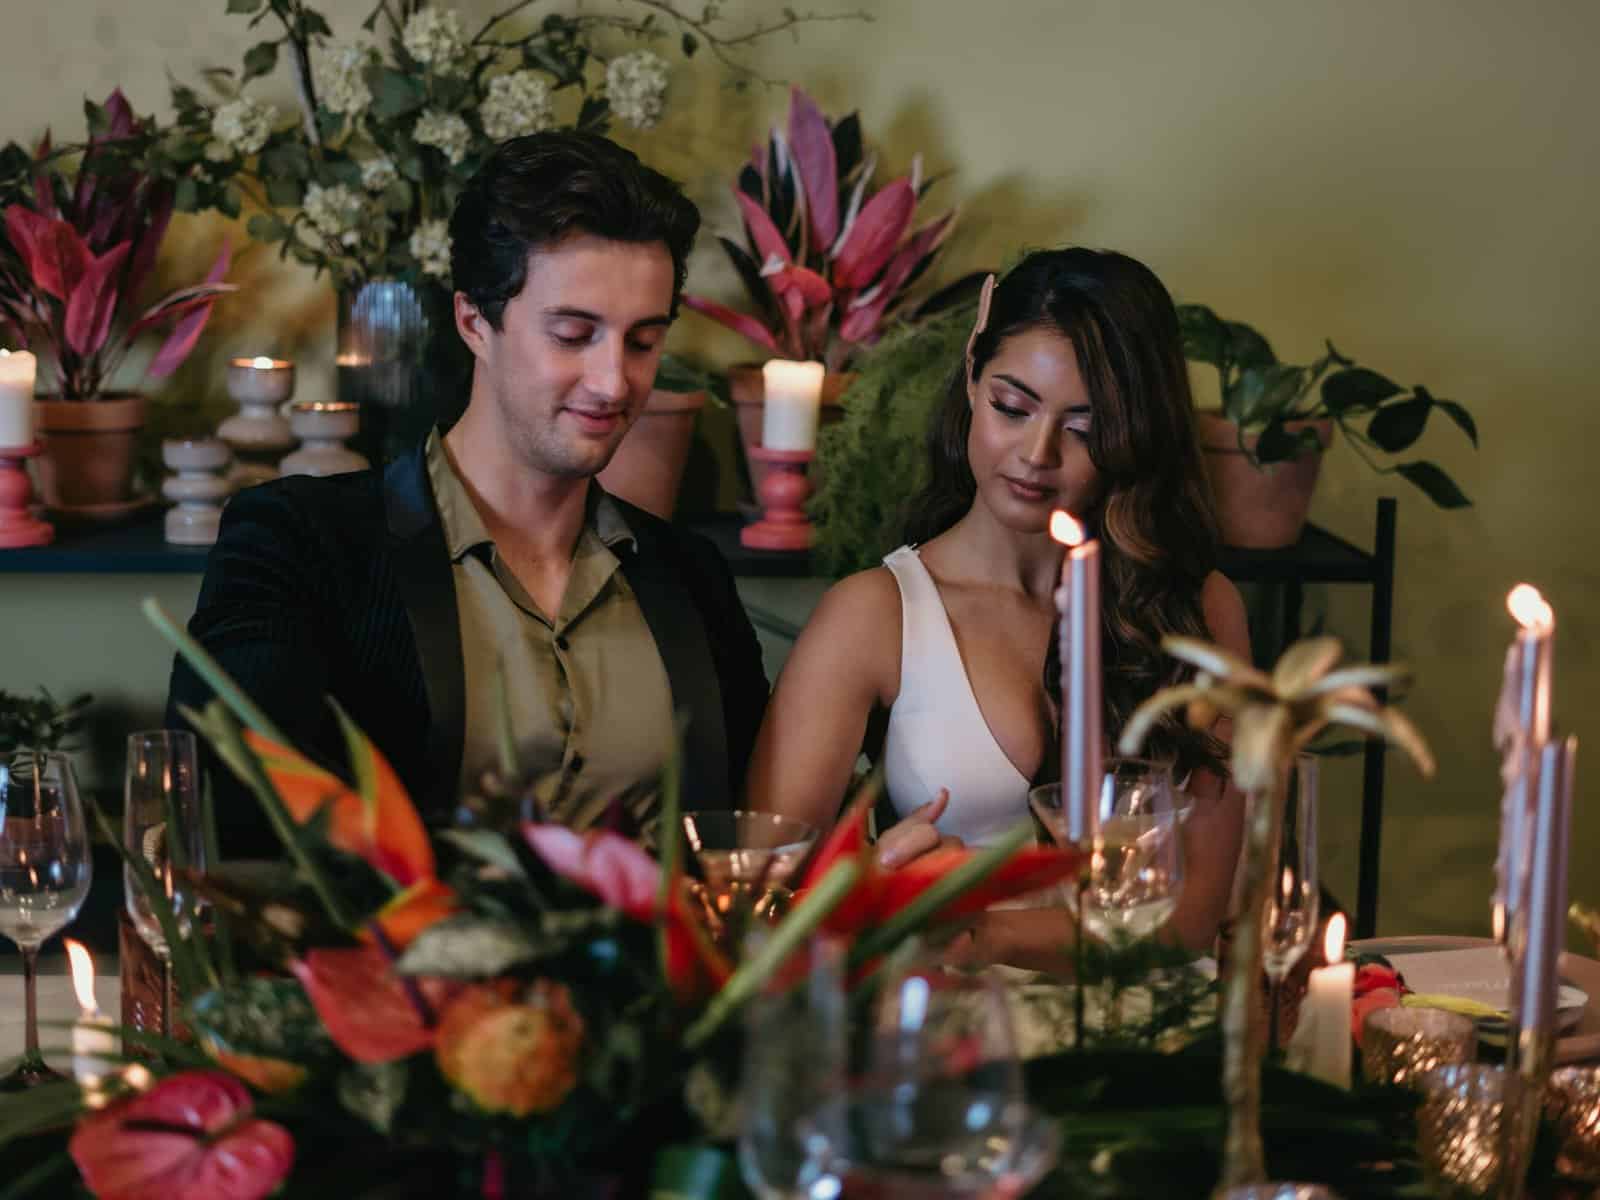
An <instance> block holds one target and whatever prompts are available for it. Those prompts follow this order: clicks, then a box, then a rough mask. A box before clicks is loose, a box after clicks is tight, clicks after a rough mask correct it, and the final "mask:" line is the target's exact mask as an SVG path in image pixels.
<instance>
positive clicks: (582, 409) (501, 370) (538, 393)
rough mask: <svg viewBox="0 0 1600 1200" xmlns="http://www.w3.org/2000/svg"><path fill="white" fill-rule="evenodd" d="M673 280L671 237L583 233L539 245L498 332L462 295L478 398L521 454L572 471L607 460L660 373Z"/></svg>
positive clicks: (460, 315)
mask: <svg viewBox="0 0 1600 1200" xmlns="http://www.w3.org/2000/svg"><path fill="white" fill-rule="evenodd" d="M672 288H673V267H672V255H671V253H670V252H669V251H668V250H667V247H666V245H665V244H664V243H661V242H646V243H635V242H614V241H610V240H608V239H606V238H602V237H597V236H595V235H593V234H587V233H576V234H572V235H571V236H569V237H567V238H564V239H563V240H561V241H560V242H557V243H555V244H554V245H552V246H546V247H542V248H540V249H537V250H535V251H533V252H532V254H531V255H530V256H529V260H528V276H527V282H526V283H525V284H524V285H523V288H522V291H521V292H520V293H518V294H517V296H516V297H515V298H514V299H512V301H511V302H510V303H509V304H507V305H506V308H505V314H504V317H503V319H502V320H501V323H500V324H501V327H500V329H499V330H495V329H493V328H491V327H490V325H489V323H488V322H487V321H486V320H484V319H483V317H482V316H481V315H480V314H479V313H478V312H477V310H476V309H474V308H473V307H472V306H471V305H470V304H467V303H466V300H465V297H464V296H461V295H458V296H457V299H456V307H457V324H458V327H459V328H460V329H461V333H462V336H463V337H464V338H465V339H466V341H467V344H468V345H469V346H470V347H471V348H472V352H473V354H474V356H475V357H476V358H477V360H478V361H477V365H476V374H475V376H474V387H473V391H474V395H475V397H476V395H477V394H478V393H479V391H480V389H481V390H482V392H483V395H484V398H485V399H487V400H488V401H489V402H490V403H491V404H492V405H493V406H494V410H495V413H496V415H497V417H498V422H497V423H498V424H499V426H500V428H501V430H502V432H503V434H504V436H505V437H506V438H507V440H508V443H509V445H510V448H511V451H512V453H513V454H514V455H515V456H516V458H517V459H518V460H519V461H520V462H522V463H523V464H524V465H526V466H527V467H529V468H531V469H532V470H535V471H538V472H541V473H543V474H545V475H549V476H553V477H557V478H567V479H574V478H583V477H587V476H590V475H594V474H596V473H598V472H599V471H600V470H601V469H603V468H604V467H605V465H606V463H607V462H609V461H610V460H611V455H612V454H613V453H614V452H615V451H616V448H617V445H618V443H620V442H621V441H622V436H623V434H625V433H627V432H628V427H629V426H631V425H632V424H633V421H634V418H635V417H637V416H638V415H639V413H640V411H641V410H642V409H643V408H644V404H645V400H646V398H647V397H648V396H649V394H650V388H651V385H652V384H653V383H654V382H655V377H656V364H657V363H658V362H659V361H660V358H661V344H662V341H663V339H665V337H666V334H667V327H668V326H669V325H670V324H671V321H672V317H671V311H672Z"/></svg>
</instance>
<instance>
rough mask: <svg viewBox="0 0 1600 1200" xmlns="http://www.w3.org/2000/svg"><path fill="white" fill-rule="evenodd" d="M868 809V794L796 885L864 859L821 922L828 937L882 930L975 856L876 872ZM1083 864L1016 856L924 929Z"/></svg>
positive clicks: (1067, 855)
mask: <svg viewBox="0 0 1600 1200" xmlns="http://www.w3.org/2000/svg"><path fill="white" fill-rule="evenodd" d="M870 807H871V796H870V794H869V796H867V797H863V799H862V800H860V801H857V802H856V804H854V805H853V806H852V807H851V810H850V811H849V812H848V813H846V814H845V816H844V819H843V820H841V821H840V822H839V824H838V825H837V826H835V827H834V829H833V831H832V833H830V834H829V836H828V839H827V841H825V842H824V843H823V845H822V849H821V850H820V851H819V852H818V853H817V855H816V857H815V858H814V859H813V860H812V862H811V866H810V867H809V868H808V870H807V871H806V876H805V878H804V879H803V880H802V881H801V884H800V890H804V889H806V888H808V887H811V886H812V885H813V884H815V883H816V882H817V881H818V880H820V879H821V878H822V877H823V876H824V875H826V874H827V873H828V870H829V869H830V868H831V867H832V866H833V864H834V863H836V862H838V861H839V860H840V859H841V858H844V857H846V856H848V855H852V854H854V855H858V856H860V857H862V858H863V860H864V869H863V870H862V872H861V878H860V880H859V881H858V882H857V883H856V886H855V887H854V888H852V889H851V891H850V894H849V895H848V896H846V897H845V899H844V901H843V902H842V903H841V904H840V905H839V906H838V907H837V908H836V909H834V910H833V912H832V913H831V914H829V916H828V918H827V919H826V920H825V921H824V922H823V928H824V929H826V930H828V931H829V932H830V933H838V934H851V933H856V932H859V931H860V930H862V929H868V928H874V927H876V926H878V925H881V924H883V922H885V921H886V920H888V919H889V918H890V917H892V916H894V914H895V913H897V912H899V911H900V910H901V909H903V908H905V907H906V906H907V905H908V904H910V903H911V902H912V901H913V900H915V899H916V898H917V897H918V896H920V895H922V893H923V892H925V891H927V890H928V889H929V888H930V887H932V886H933V885H934V884H935V883H937V882H938V881H939V880H940V879H942V878H943V877H944V876H946V875H948V874H949V873H950V872H951V871H953V870H955V869H956V868H957V867H959V866H961V865H962V864H963V863H965V862H967V861H968V860H969V859H971V858H972V857H973V855H974V854H975V853H976V851H973V850H938V851H935V852H933V853H931V854H925V855H923V856H922V857H921V858H916V859H913V860H912V861H911V862H908V863H906V864H905V865H904V866H902V867H897V868H895V869H893V870H884V869H883V868H881V867H879V866H878V864H877V856H876V855H875V854H874V853H873V850H872V847H871V846H870V845H868V843H867V835H866V820H867V813H868V811H869V809H870ZM1082 860H1083V855H1082V854H1081V853H1080V852H1079V851H1077V850H1073V849H1070V848H1063V847H1056V846H1044V847H1026V848H1024V849H1021V850H1018V851H1017V852H1016V853H1015V854H1013V855H1012V856H1011V857H1010V858H1009V859H1007V860H1006V861H1005V862H1004V863H1003V864H1001V866H1000V868H999V869H998V870H996V871H995V872H993V873H992V874H991V875H989V877H988V878H987V879H985V880H983V882H981V883H979V884H978V885H977V886H975V887H972V888H969V889H968V890H967V891H966V892H965V893H963V894H962V895H961V896H959V897H957V898H956V899H955V900H953V901H951V902H950V903H949V904H947V905H946V906H945V907H944V908H942V909H940V910H939V911H938V912H936V913H933V914H932V915H931V916H930V917H929V919H928V924H929V925H930V926H931V925H936V924H939V923H942V922H949V921H953V920H958V919H960V918H962V917H966V916H970V915H971V914H973V913H977V912H982V911H983V910H984V909H986V908H988V907H989V906H990V905H993V904H998V903H1000V902H1001V901H1003V900H1011V899H1015V898H1016V897H1018V896H1026V895H1028V894H1030V893H1032V892H1037V891H1040V890H1041V889H1043V888H1047V887H1049V886H1050V885H1052V884H1055V883H1059V882H1061V881H1062V880H1063V879H1066V878H1068V877H1069V876H1071V875H1072V873H1073V872H1074V871H1076V870H1077V869H1078V867H1079V865H1080V864H1081V863H1082Z"/></svg>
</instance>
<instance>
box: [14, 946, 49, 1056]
mask: <svg viewBox="0 0 1600 1200" xmlns="http://www.w3.org/2000/svg"><path fill="white" fill-rule="evenodd" d="M20 949H21V950H22V996H23V1000H22V1003H23V1021H24V1025H23V1035H22V1036H23V1046H22V1062H23V1065H24V1066H29V1067H42V1066H44V1057H43V1056H42V1055H41V1054H40V1053H39V947H38V946H37V945H33V946H22V947H20Z"/></svg>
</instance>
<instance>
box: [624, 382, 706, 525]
mask: <svg viewBox="0 0 1600 1200" xmlns="http://www.w3.org/2000/svg"><path fill="white" fill-rule="evenodd" d="M705 403H706V393H704V392H663V391H660V390H656V391H652V392H651V393H650V399H649V401H648V402H647V403H646V405H645V410H644V412H642V413H640V414H639V417H638V419H637V420H636V421H634V423H633V428H631V429H629V430H628V433H627V435H626V436H625V437H624V438H623V439H622V444H621V445H619V446H618V447H617V452H616V453H615V454H613V455H612V456H611V461H610V462H609V463H608V464H606V469H605V470H604V471H601V472H600V486H601V487H603V488H605V489H606V491H608V492H610V493H611V494H612V495H614V496H621V497H622V498H623V499H624V500H626V501H628V503H630V504H637V505H638V506H639V507H640V508H642V509H644V510H645V511H646V512H652V513H654V514H655V515H656V516H658V517H661V518H662V519H664V520H671V519H672V510H673V509H674V508H675V507H677V503H678V485H679V484H680V483H682V482H683V467H684V464H685V463H686V462H688V461H689V442H690V440H691V439H692V438H693V436H694V419H695V416H696V415H697V414H698V413H699V412H700V410H701V409H702V408H704V407H705Z"/></svg>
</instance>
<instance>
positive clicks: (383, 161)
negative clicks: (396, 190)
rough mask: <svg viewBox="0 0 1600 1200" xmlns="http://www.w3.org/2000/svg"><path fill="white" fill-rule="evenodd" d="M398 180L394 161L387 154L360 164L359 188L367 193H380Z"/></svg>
mask: <svg viewBox="0 0 1600 1200" xmlns="http://www.w3.org/2000/svg"><path fill="white" fill-rule="evenodd" d="M399 178H400V172H399V171H398V170H396V169H395V165H394V159H392V158H390V157H389V156H388V155H387V154H379V155H377V156H376V157H373V158H369V159H367V160H366V161H365V162H363V163H362V164H361V186H362V187H364V188H366V189H367V191H369V192H381V191H383V189H384V188H386V187H388V186H389V185H390V184H391V183H393V182H394V181H395V180H397V179H399Z"/></svg>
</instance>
